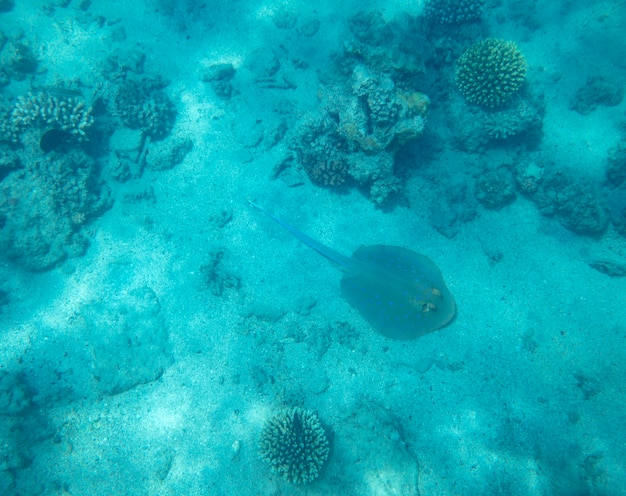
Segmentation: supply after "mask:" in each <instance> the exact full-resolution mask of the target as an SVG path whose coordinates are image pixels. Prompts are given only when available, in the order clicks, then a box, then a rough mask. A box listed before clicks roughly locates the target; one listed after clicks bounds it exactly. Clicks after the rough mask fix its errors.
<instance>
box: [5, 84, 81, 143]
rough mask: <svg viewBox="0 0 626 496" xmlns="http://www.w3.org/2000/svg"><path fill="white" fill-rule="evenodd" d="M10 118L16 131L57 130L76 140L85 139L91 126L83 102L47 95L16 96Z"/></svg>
mask: <svg viewBox="0 0 626 496" xmlns="http://www.w3.org/2000/svg"><path fill="white" fill-rule="evenodd" d="M10 119H11V121H12V126H13V128H14V129H15V130H16V131H18V132H19V131H21V130H24V129H26V128H28V127H29V126H37V127H40V128H50V129H59V130H61V131H64V132H66V133H69V134H71V135H72V136H74V137H75V138H78V139H79V140H84V139H86V137H87V134H86V133H87V131H88V130H89V128H90V127H91V125H92V124H93V117H92V115H91V107H89V106H87V105H86V103H85V101H84V100H83V99H81V98H78V97H69V96H56V95H51V94H49V93H47V92H40V93H36V94H33V93H29V94H28V95H26V96H20V97H18V99H17V101H16V102H15V106H14V107H13V110H12V111H11V114H10Z"/></svg>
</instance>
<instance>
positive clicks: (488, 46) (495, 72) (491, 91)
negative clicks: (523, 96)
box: [456, 38, 527, 108]
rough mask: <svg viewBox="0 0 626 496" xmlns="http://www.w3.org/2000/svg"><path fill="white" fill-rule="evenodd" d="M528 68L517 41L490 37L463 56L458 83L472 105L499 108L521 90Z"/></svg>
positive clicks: (470, 48) (459, 67)
mask: <svg viewBox="0 0 626 496" xmlns="http://www.w3.org/2000/svg"><path fill="white" fill-rule="evenodd" d="M526 67H527V64H526V59H525V58H524V55H523V54H522V52H521V51H520V50H519V48H518V47H517V45H516V44H515V43H514V42H512V41H504V40H498V39H493V38H489V39H486V40H484V41H480V42H478V43H476V44H474V45H472V46H470V47H469V48H468V49H467V50H465V52H464V53H463V54H462V55H461V57H460V58H459V61H458V66H457V73H456V84H457V87H458V88H459V91H460V92H461V93H462V94H463V96H464V97H465V98H466V99H467V100H468V101H469V102H471V103H476V104H478V105H483V106H485V107H490V108H494V107H499V106H500V105H502V104H504V103H506V102H507V101H508V100H509V99H510V98H511V96H512V95H513V94H514V93H515V92H517V91H518V90H519V89H520V88H521V86H522V84H523V83H524V80H525V78H526Z"/></svg>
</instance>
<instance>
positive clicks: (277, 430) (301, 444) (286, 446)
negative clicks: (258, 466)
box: [260, 407, 329, 484]
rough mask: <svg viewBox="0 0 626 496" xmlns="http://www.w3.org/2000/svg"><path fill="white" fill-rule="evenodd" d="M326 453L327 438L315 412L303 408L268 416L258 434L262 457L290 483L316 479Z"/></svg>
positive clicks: (327, 446) (327, 448) (327, 449)
mask: <svg viewBox="0 0 626 496" xmlns="http://www.w3.org/2000/svg"><path fill="white" fill-rule="evenodd" d="M328 452H329V443H328V438H327V437H326V432H325V431H324V428H323V427H322V424H321V423H320V421H319V419H318V418H317V415H315V414H314V413H313V412H311V411H309V410H304V409H302V408H297V407H296V408H291V409H289V410H286V411H284V412H282V413H279V414H278V415H275V416H273V417H271V418H270V419H269V420H268V421H267V422H266V424H265V426H264V428H263V432H262V433H261V441H260V455H261V458H263V460H265V461H267V462H269V464H270V465H271V467H272V470H273V471H275V472H277V473H278V474H279V475H280V476H281V477H282V478H283V479H285V480H286V481H287V482H291V483H293V484H308V483H309V482H312V481H313V480H315V479H316V478H317V476H318V475H319V471H320V469H321V468H322V466H323V465H324V462H326V459H327V458H328Z"/></svg>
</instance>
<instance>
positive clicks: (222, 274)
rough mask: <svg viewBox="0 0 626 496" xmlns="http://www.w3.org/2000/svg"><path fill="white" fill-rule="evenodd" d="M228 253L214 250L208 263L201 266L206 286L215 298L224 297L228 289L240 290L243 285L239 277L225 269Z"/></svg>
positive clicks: (209, 256)
mask: <svg viewBox="0 0 626 496" xmlns="http://www.w3.org/2000/svg"><path fill="white" fill-rule="evenodd" d="M225 255H226V252H225V251H224V250H221V249H215V250H212V251H211V252H210V253H209V255H208V260H207V262H205V263H203V264H202V265H201V266H200V273H201V274H202V275H203V279H204V284H205V285H206V287H208V288H209V289H210V290H211V293H213V295H214V296H219V297H221V296H223V294H224V291H225V290H227V289H238V288H239V286H240V285H241V281H240V279H239V276H238V275H236V274H234V273H232V272H231V271H230V270H228V269H227V268H225V267H224V265H225V264H224V257H225Z"/></svg>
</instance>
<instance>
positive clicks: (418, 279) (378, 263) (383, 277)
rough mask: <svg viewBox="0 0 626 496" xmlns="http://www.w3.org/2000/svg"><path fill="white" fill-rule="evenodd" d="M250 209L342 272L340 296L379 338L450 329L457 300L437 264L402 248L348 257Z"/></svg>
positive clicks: (365, 250) (370, 249)
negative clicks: (447, 327)
mask: <svg viewBox="0 0 626 496" xmlns="http://www.w3.org/2000/svg"><path fill="white" fill-rule="evenodd" d="M250 204H251V205H253V206H254V207H256V208H258V209H259V210H261V211H262V212H263V213H265V214H266V215H268V216H269V217H271V218H272V219H274V220H275V221H276V222H278V224H280V225H281V226H283V227H284V228H285V229H287V231H289V232H290V233H291V234H293V235H294V236H295V237H296V238H298V239H299V240H300V241H302V242H303V243H305V244H307V245H308V246H310V247H311V248H313V249H314V250H315V251H316V252H318V253H319V254H320V255H322V256H324V257H326V258H327V259H328V260H330V261H331V262H332V263H333V264H334V265H335V266H336V267H338V268H339V269H340V270H341V271H342V272H343V277H342V279H341V293H342V294H343V296H344V298H345V299H346V300H347V301H348V303H350V305H352V306H353V307H354V308H355V309H356V310H358V311H359V313H360V314H361V315H362V316H363V317H364V318H365V319H366V320H367V321H368V322H369V323H370V325H371V326H372V327H373V328H374V329H375V330H376V331H378V332H379V333H380V334H382V335H384V336H387V337H389V338H392V339H402V340H407V339H414V338H417V337H419V336H423V335H424V334H427V333H429V332H432V331H436V330H437V329H441V328H442V327H445V326H446V325H448V324H449V323H450V322H452V320H453V319H454V317H455V315H456V304H455V303H454V298H453V296H452V294H450V291H448V288H447V287H446V284H445V282H444V280H443V276H442V275H441V271H440V270H439V268H438V267H437V266H436V265H435V263H434V262H433V261H432V260H431V259H430V258H428V257H427V256H425V255H420V254H419V253H415V252H414V251H411V250H408V249H406V248H402V247H399V246H389V245H372V246H361V247H360V248H357V250H356V251H355V252H354V253H353V254H352V256H350V257H347V256H345V255H342V254H341V253H339V252H337V251H335V250H333V249H332V248H329V247H327V246H324V245H323V244H321V243H319V242H318V241H315V240H314V239H313V238H310V237H309V236H307V235H306V234H304V233H303V232H300V231H299V230H298V229H296V228H295V227H293V226H291V225H289V224H287V223H286V222H284V221H283V220H281V219H280V218H278V217H277V216H275V215H274V214H272V213H270V212H268V211H267V210H265V209H264V208H263V207H260V206H259V205H257V204H256V203H253V202H250Z"/></svg>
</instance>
